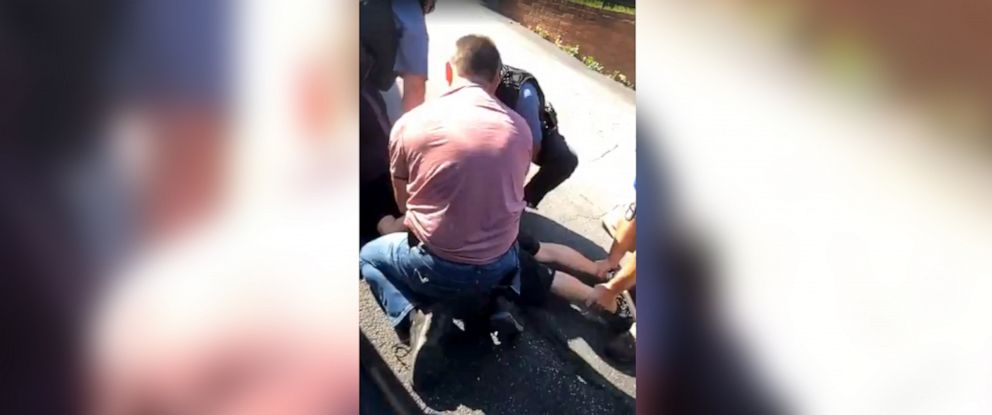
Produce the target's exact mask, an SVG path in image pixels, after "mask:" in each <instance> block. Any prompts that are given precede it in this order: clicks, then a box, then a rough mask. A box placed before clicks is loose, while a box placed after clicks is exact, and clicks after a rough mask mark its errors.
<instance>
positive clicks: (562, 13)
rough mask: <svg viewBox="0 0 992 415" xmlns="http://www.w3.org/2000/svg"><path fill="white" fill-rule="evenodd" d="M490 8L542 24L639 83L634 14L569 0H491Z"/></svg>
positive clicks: (522, 21) (582, 52)
mask: <svg viewBox="0 0 992 415" xmlns="http://www.w3.org/2000/svg"><path fill="white" fill-rule="evenodd" d="M487 3H488V4H489V6H490V7H491V8H493V9H494V10H496V11H498V12H499V13H501V14H503V15H504V16H507V17H509V18H511V19H513V20H515V21H517V22H519V23H520V24H522V25H524V26H529V27H537V26H541V28H543V29H544V30H547V31H548V32H550V33H551V34H552V36H557V35H561V40H562V43H564V44H566V45H569V46H571V45H579V54H580V55H583V56H592V57H593V58H595V59H596V61H598V62H599V63H601V64H602V65H603V66H604V67H605V69H604V72H606V73H612V72H613V71H614V70H619V71H620V73H622V74H624V75H626V76H627V78H628V79H629V80H630V81H631V82H633V83H635V84H636V82H637V81H636V73H635V72H636V70H635V65H634V62H635V60H634V32H635V31H634V16H633V15H629V14H623V13H616V12H611V11H607V10H600V9H595V8H591V7H586V6H583V5H580V4H575V3H572V2H569V1H567V0H490V1H488V2H487Z"/></svg>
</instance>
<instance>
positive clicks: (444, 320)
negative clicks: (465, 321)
mask: <svg viewBox="0 0 992 415" xmlns="http://www.w3.org/2000/svg"><path fill="white" fill-rule="evenodd" d="M410 322H411V324H410V352H411V354H412V355H413V361H412V364H411V372H413V384H414V385H415V386H417V387H420V388H423V387H428V388H429V387H431V386H433V385H434V384H436V383H437V381H438V380H440V377H441V376H440V375H441V374H442V373H443V372H444V367H443V364H444V361H445V359H444V351H443V350H442V344H441V341H442V339H443V337H444V335H445V334H446V333H447V332H448V330H450V328H451V324H452V323H451V314H450V313H449V312H447V311H446V310H444V309H443V308H440V307H433V308H432V309H430V310H427V312H422V311H420V310H413V311H412V312H411V318H410Z"/></svg>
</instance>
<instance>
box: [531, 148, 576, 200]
mask: <svg viewBox="0 0 992 415" xmlns="http://www.w3.org/2000/svg"><path fill="white" fill-rule="evenodd" d="M537 158H538V159H537V164H538V165H539V166H541V168H540V169H539V170H538V171H537V173H536V174H534V177H532V178H531V179H530V182H528V183H527V186H526V187H524V200H526V201H527V203H528V204H530V205H531V206H535V207H536V206H537V205H538V204H539V203H541V200H543V199H544V196H546V195H547V194H548V192H551V191H552V190H554V189H555V188H556V187H558V186H559V185H561V184H562V182H564V181H565V180H566V179H568V178H569V177H570V176H571V175H572V172H574V171H575V168H576V167H578V165H579V157H578V156H576V155H575V152H574V151H572V149H571V148H569V147H568V143H566V142H565V137H562V136H561V134H558V133H557V132H555V133H551V134H548V135H547V136H545V137H544V140H543V141H542V142H541V154H539V155H538V157H537Z"/></svg>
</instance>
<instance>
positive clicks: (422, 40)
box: [393, 0, 429, 77]
mask: <svg viewBox="0 0 992 415" xmlns="http://www.w3.org/2000/svg"><path fill="white" fill-rule="evenodd" d="M393 19H394V20H395V21H396V30H397V32H399V37H400V38H399V44H398V45H397V48H396V64H395V65H394V66H393V69H395V70H396V73H398V74H400V75H423V76H424V77H426V76H427V67H428V66H429V65H428V63H427V44H428V38H427V21H426V19H425V17H424V9H423V8H421V6H420V1H419V0H393Z"/></svg>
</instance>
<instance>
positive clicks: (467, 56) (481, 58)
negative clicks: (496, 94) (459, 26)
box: [451, 35, 503, 80]
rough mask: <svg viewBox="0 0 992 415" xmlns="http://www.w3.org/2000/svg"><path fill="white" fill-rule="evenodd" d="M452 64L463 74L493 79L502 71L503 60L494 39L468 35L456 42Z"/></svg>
mask: <svg viewBox="0 0 992 415" xmlns="http://www.w3.org/2000/svg"><path fill="white" fill-rule="evenodd" d="M451 66H453V67H454V68H455V70H456V71H458V73H459V74H460V75H461V76H464V77H478V78H481V79H483V80H491V79H495V78H496V75H498V74H499V73H500V68H501V67H502V66H503V61H502V60H501V59H500V57H499V50H497V49H496V44H494V43H493V41H492V39H489V38H488V37H486V36H482V35H467V36H462V37H461V38H460V39H458V41H457V42H455V56H453V57H452V58H451Z"/></svg>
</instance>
